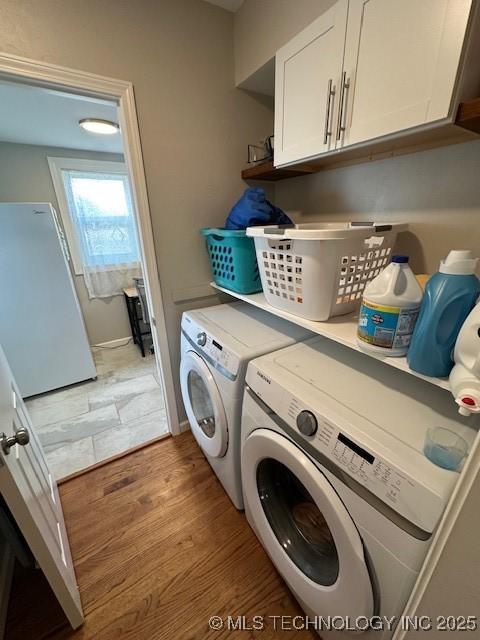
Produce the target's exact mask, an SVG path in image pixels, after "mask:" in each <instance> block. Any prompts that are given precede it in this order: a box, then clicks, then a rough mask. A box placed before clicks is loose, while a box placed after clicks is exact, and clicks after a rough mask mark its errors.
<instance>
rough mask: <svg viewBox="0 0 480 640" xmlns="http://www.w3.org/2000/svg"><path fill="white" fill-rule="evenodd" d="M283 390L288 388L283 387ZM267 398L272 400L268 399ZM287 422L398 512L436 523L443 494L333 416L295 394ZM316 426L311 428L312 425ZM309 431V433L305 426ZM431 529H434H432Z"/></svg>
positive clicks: (288, 403) (287, 402) (289, 402)
mask: <svg viewBox="0 0 480 640" xmlns="http://www.w3.org/2000/svg"><path fill="white" fill-rule="evenodd" d="M283 393H285V391H284V390H283ZM265 401H266V402H267V403H268V400H267V398H265ZM284 403H285V404H283V406H284V407H286V409H287V415H286V416H285V418H287V422H288V423H289V424H290V426H291V427H292V428H294V429H295V430H296V431H297V432H299V433H300V434H301V435H302V436H303V437H304V438H305V440H306V442H309V443H310V444H311V445H312V446H314V447H315V449H317V450H318V451H319V452H320V453H322V454H323V455H325V456H327V457H328V458H330V459H331V460H332V461H333V462H334V463H335V464H336V465H337V466H338V467H340V468H341V469H343V470H344V471H345V472H346V473H347V474H349V475H350V476H352V477H353V478H355V480H356V481H357V482H359V483H360V484H362V485H363V486H365V487H366V488H367V489H368V490H369V491H371V492H372V493H374V494H375V495H376V496H377V497H379V498H380V499H381V500H383V502H385V503H386V504H388V505H390V506H391V507H392V508H393V509H395V511H397V512H398V513H401V514H402V515H403V516H405V517H406V518H408V519H409V520H411V521H412V522H415V523H416V524H418V525H419V526H421V527H426V525H427V524H430V522H431V523H432V524H431V527H432V528H433V527H434V526H435V523H436V521H437V520H438V517H439V516H440V514H441V511H442V508H443V506H444V505H443V506H442V503H441V500H440V499H439V496H437V495H436V494H434V493H432V492H431V491H430V490H429V489H428V488H427V487H424V486H422V485H419V484H418V483H416V482H415V480H413V479H412V477H410V476H409V475H408V474H407V473H405V472H403V471H401V470H400V469H399V468H397V467H396V466H395V465H393V464H391V463H389V462H388V461H387V460H386V459H385V458H383V457H381V456H379V455H378V454H377V453H374V452H373V451H371V450H369V449H368V448H367V447H366V446H365V445H364V444H363V443H360V441H357V440H356V439H355V438H354V437H352V435H351V434H350V433H349V429H342V428H341V427H339V425H337V424H335V422H334V421H332V420H330V419H329V418H327V417H325V416H323V415H320V414H319V413H318V412H316V411H314V410H312V409H311V408H308V407H306V406H305V405H304V404H303V403H302V402H301V401H300V400H298V399H297V398H295V397H291V396H290V398H285V399H284ZM313 424H315V425H316V429H310V425H313ZM306 425H307V426H308V427H309V429H308V431H309V432H306V429H305V426H306ZM430 530H431V529H430Z"/></svg>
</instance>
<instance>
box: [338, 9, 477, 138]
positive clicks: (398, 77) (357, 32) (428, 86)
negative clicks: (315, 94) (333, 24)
mask: <svg viewBox="0 0 480 640" xmlns="http://www.w3.org/2000/svg"><path fill="white" fill-rule="evenodd" d="M470 5H471V0H401V2H399V1H398V0H350V6H349V13H348V30H347V37H346V44H345V62H344V72H345V79H346V82H347V85H349V86H348V87H347V88H345V89H344V96H343V97H344V105H345V106H344V109H343V111H344V113H343V114H342V120H343V124H344V125H345V131H344V132H343V136H342V140H341V142H342V143H343V145H344V146H346V145H350V144H355V143H357V142H362V141H364V140H371V139H373V138H377V137H379V136H383V135H387V134H391V133H395V132H398V131H402V130H404V129H408V128H410V127H415V126H417V125H422V124H425V123H429V122H433V121H435V120H439V119H442V118H446V117H448V116H449V112H450V105H451V100H452V93H453V90H454V86H455V81H456V75H457V69H458V65H459V60H460V55H461V51H462V45H463V41H464V37H465V30H466V26H467V22H468V15H469V11H470Z"/></svg>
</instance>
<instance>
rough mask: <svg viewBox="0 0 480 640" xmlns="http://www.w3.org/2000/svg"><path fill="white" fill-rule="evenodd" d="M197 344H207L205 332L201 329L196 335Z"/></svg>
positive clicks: (200, 345)
mask: <svg viewBox="0 0 480 640" xmlns="http://www.w3.org/2000/svg"><path fill="white" fill-rule="evenodd" d="M197 344H198V346H199V347H204V346H205V345H206V344H207V334H206V333H205V331H202V332H201V333H199V334H198V336H197Z"/></svg>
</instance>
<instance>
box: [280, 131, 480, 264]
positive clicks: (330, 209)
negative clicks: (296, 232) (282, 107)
mask: <svg viewBox="0 0 480 640" xmlns="http://www.w3.org/2000/svg"><path fill="white" fill-rule="evenodd" d="M479 176H480V141H474V142H468V143H465V144H459V145H453V146H449V147H442V148H440V149H433V150H429V151H422V152H420V153H415V154H411V155H404V156H399V157H396V158H389V159H386V160H378V161H375V162H370V163H366V164H359V165H355V166H351V167H344V168H341V169H335V170H331V171H324V172H321V173H318V174H314V175H311V176H304V177H301V178H293V179H291V180H285V181H281V182H277V183H276V187H275V198H276V203H277V204H278V205H279V206H280V207H282V208H286V209H298V210H301V211H302V212H303V213H302V215H296V220H297V221H299V222H314V221H322V220H323V221H327V220H328V221H330V220H331V221H335V220H377V221H382V220H387V221H397V222H408V223H409V231H408V232H406V233H402V234H401V236H400V237H399V240H398V243H397V250H398V251H400V252H404V253H407V254H408V255H410V256H411V266H412V268H413V270H414V271H415V272H416V273H433V272H434V271H436V270H437V269H438V264H439V261H440V259H441V258H443V257H444V256H445V255H446V254H447V253H448V251H449V250H450V249H452V248H463V249H473V251H474V252H475V254H476V255H477V256H480V224H479V220H480V182H479Z"/></svg>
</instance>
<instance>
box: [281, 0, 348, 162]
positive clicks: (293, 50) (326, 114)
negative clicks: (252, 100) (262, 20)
mask: <svg viewBox="0 0 480 640" xmlns="http://www.w3.org/2000/svg"><path fill="white" fill-rule="evenodd" d="M347 8H348V0H339V2H337V3H336V4H335V5H334V6H333V7H331V8H330V9H329V10H328V11H326V12H325V13H324V14H323V15H321V16H320V17H319V18H317V19H316V20H315V21H314V22H312V24H311V25H309V26H308V27H307V28H306V29H304V30H303V31H302V32H301V33H299V34H298V35H297V36H295V38H293V39H292V40H290V42H289V43H288V44H286V45H285V46H284V47H282V48H281V49H280V50H279V51H277V53H276V56H275V165H276V166H279V165H283V164H288V163H290V162H294V161H298V160H304V159H306V158H309V157H312V156H317V155H319V154H321V153H325V152H326V151H329V150H331V149H334V148H335V127H336V122H337V113H338V94H339V92H338V89H339V82H340V79H341V74H342V63H343V51H344V43H345V31H346V26H347Z"/></svg>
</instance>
